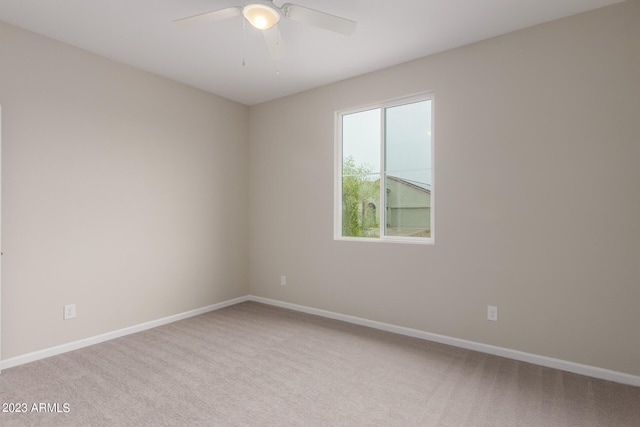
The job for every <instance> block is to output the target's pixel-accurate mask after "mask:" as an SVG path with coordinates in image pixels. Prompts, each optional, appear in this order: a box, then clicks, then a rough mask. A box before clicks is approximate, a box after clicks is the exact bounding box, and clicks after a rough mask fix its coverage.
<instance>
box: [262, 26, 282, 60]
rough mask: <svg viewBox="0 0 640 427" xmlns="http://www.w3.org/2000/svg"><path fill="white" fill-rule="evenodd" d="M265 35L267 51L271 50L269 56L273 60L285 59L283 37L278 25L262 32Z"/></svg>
mask: <svg viewBox="0 0 640 427" xmlns="http://www.w3.org/2000/svg"><path fill="white" fill-rule="evenodd" d="M262 34H263V35H264V41H265V42H267V49H269V56H271V59H282V58H284V43H283V42H282V35H280V29H279V28H278V26H277V25H276V26H275V27H273V28H270V29H268V30H262Z"/></svg>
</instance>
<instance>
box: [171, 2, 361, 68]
mask: <svg viewBox="0 0 640 427" xmlns="http://www.w3.org/2000/svg"><path fill="white" fill-rule="evenodd" d="M240 15H242V16H244V18H245V19H246V20H247V21H248V22H249V23H250V24H251V25H252V26H254V27H255V28H257V29H259V30H262V34H263V35H264V39H265V41H266V43H267V47H268V49H269V54H270V55H271V57H272V58H273V59H280V58H282V57H284V45H283V43H282V37H281V35H280V30H279V29H278V22H280V19H281V18H289V19H292V20H294V21H298V22H302V23H304V24H308V25H312V26H314V27H318V28H323V29H325V30H329V31H333V32H336V33H340V34H344V35H351V34H352V33H353V32H354V31H355V29H356V22H355V21H352V20H350V19H346V18H341V17H339V16H335V15H330V14H328V13H325V12H320V11H319V10H315V9H310V8H308V7H304V6H299V5H297V4H292V3H285V4H283V5H282V6H277V5H276V4H275V1H274V0H254V2H253V3H251V4H248V5H246V6H231V7H226V8H224V9H218V10H214V11H212V12H205V13H201V14H198V15H194V16H188V17H186V18H180V19H176V20H175V21H173V22H174V23H175V24H178V25H184V26H187V25H194V24H203V23H207V22H212V21H220V20H223V19H228V18H233V17H235V16H240Z"/></svg>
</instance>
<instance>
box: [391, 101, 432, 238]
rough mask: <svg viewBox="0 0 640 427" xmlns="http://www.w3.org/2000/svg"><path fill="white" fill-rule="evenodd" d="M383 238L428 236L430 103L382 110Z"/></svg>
mask: <svg viewBox="0 0 640 427" xmlns="http://www.w3.org/2000/svg"><path fill="white" fill-rule="evenodd" d="M385 235H387V236H413V237H430V236H431V101H430V100H427V101H421V102H415V103H411V104H405V105H400V106H397V107H389V108H387V109H386V110H385Z"/></svg>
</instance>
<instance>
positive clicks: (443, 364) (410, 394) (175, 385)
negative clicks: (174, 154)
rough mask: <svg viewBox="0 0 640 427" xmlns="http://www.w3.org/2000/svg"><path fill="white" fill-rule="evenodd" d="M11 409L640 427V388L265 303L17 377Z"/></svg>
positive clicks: (106, 422) (38, 416)
mask: <svg viewBox="0 0 640 427" xmlns="http://www.w3.org/2000/svg"><path fill="white" fill-rule="evenodd" d="M0 402H2V403H3V405H5V404H7V405H8V404H11V403H13V404H15V403H19V404H21V403H26V405H27V407H28V411H27V413H13V414H10V413H6V412H2V413H0V425H2V426H163V425H166V426H476V427H482V426H492V427H493V426H563V427H567V426H581V427H585V426H607V427H609V426H640V388H637V387H631V386H625V385H620V384H615V383H611V382H607V381H601V380H596V379H592V378H589V377H584V376H580V375H575V374H570V373H566V372H561V371H557V370H553V369H549V368H543V367H539V366H535V365H531V364H527V363H522V362H516V361H513V360H509V359H504V358H500V357H495V356H490V355H486V354H482V353H478V352H473V351H469V350H463V349H459V348H455V347H450V346H446V345H442V344H436V343H431V342H426V341H422V340H418V339H414V338H408V337H403V336H397V335H394V334H390V333H386V332H381V331H377V330H372V329H369V328H365V327H360V326H355V325H351V324H346V323H343V322H339V321H335V320H329V319H324V318H319V317H315V316H311V315H306V314H302V313H296V312H292V311H288V310H284V309H280V308H275V307H271V306H267V305H263V304H258V303H254V302H247V303H242V304H238V305H236V306H233V307H228V308H225V309H222V310H219V311H215V312H212V313H208V314H205V315H201V316H198V317H194V318H191V319H187V320H183V321H180V322H176V323H172V324H170V325H166V326H163V327H159V328H156V329H152V330H149V331H145V332H141V333H138V334H134V335H129V336H126V337H123V338H119V339H116V340H112V341H109V342H105V343H102V344H98V345H95V346H92V347H87V348H84V349H81V350H78V351H74V352H71V353H66V354H63V355H59V356H56V357H51V358H49V359H45V360H41V361H37V362H33V363H30V364H26V365H22V366H18V367H15V368H11V369H7V370H5V371H3V373H2V374H1V375H0ZM34 403H35V404H36V407H37V408H38V409H40V408H41V407H40V406H39V404H40V403H44V404H45V405H43V406H42V408H44V409H45V410H47V411H51V410H53V411H54V412H32V409H33V404H34ZM47 403H48V404H49V405H48V406H47V405H46V404H47ZM3 409H7V407H6V406H5V408H3Z"/></svg>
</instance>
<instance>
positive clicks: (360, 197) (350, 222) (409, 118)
mask: <svg viewBox="0 0 640 427" xmlns="http://www.w3.org/2000/svg"><path fill="white" fill-rule="evenodd" d="M432 117H433V95H432V94H425V95H420V96H416V97H411V98H404V99H399V100H395V101H390V102H385V103H381V104H377V105H374V106H369V107H365V108H361V109H357V110H350V111H341V112H338V113H337V117H336V128H337V132H336V134H337V135H336V176H335V184H336V185H335V193H336V194H335V238H336V239H343V240H354V239H357V240H361V239H362V240H371V241H372V240H377V241H394V242H407V243H433V132H432V127H433V126H432V121H433V120H432Z"/></svg>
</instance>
